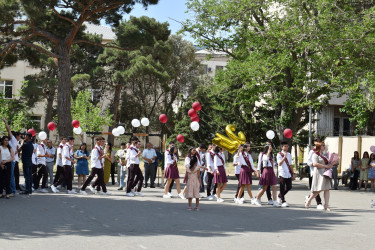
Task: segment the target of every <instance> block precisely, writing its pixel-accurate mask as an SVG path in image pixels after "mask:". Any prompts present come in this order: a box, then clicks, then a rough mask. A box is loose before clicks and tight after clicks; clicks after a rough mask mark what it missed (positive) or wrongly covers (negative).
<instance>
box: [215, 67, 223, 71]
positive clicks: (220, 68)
mask: <svg viewBox="0 0 375 250" xmlns="http://www.w3.org/2000/svg"><path fill="white" fill-rule="evenodd" d="M223 69H224V66H216V69H215V70H216V72H219V71H220V70H223Z"/></svg>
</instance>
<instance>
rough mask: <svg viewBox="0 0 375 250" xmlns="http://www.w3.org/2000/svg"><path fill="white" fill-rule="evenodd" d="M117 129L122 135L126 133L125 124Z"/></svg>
mask: <svg viewBox="0 0 375 250" xmlns="http://www.w3.org/2000/svg"><path fill="white" fill-rule="evenodd" d="M117 131H118V132H120V135H122V134H124V133H125V128H124V127H123V126H118V127H117Z"/></svg>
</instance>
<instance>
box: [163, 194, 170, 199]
mask: <svg viewBox="0 0 375 250" xmlns="http://www.w3.org/2000/svg"><path fill="white" fill-rule="evenodd" d="M170 198H171V197H170V196H169V195H167V194H164V195H163V199H170Z"/></svg>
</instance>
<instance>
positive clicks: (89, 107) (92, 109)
mask: <svg viewBox="0 0 375 250" xmlns="http://www.w3.org/2000/svg"><path fill="white" fill-rule="evenodd" d="M71 110H72V117H73V119H76V120H78V121H79V123H80V127H81V128H82V132H89V131H91V132H92V131H94V132H96V131H103V129H104V128H103V127H104V126H109V125H110V124H111V122H112V114H110V112H109V110H104V111H102V108H101V107H100V105H99V104H96V105H94V104H93V103H92V102H91V93H90V91H80V92H78V94H77V97H76V99H75V100H73V103H72V108H71ZM93 138H94V137H92V144H91V145H94V141H93V140H94V139H93Z"/></svg>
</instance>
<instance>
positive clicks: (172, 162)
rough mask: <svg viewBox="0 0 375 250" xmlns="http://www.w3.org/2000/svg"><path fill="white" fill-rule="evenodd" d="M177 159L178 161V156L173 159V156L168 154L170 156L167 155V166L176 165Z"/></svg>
mask: <svg viewBox="0 0 375 250" xmlns="http://www.w3.org/2000/svg"><path fill="white" fill-rule="evenodd" d="M175 159H176V160H177V157H176V155H173V157H172V155H170V154H169V153H168V155H167V159H166V163H167V166H169V165H173V164H174V163H175Z"/></svg>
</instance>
